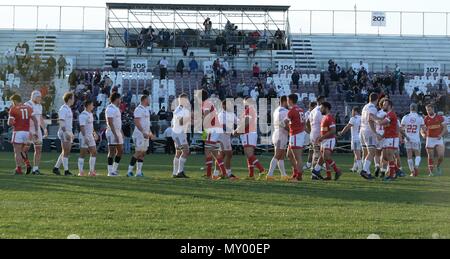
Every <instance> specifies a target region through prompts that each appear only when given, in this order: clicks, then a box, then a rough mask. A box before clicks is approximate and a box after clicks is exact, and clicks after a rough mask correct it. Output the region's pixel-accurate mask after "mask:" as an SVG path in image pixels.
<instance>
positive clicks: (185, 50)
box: [181, 40, 189, 57]
mask: <svg viewBox="0 0 450 259" xmlns="http://www.w3.org/2000/svg"><path fill="white" fill-rule="evenodd" d="M181 51H183V56H185V57H187V54H188V51H189V43H188V42H187V41H186V40H185V41H184V43H183V46H182V47H181Z"/></svg>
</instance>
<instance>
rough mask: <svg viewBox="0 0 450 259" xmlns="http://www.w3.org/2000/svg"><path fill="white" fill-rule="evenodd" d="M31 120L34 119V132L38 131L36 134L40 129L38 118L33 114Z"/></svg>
mask: <svg viewBox="0 0 450 259" xmlns="http://www.w3.org/2000/svg"><path fill="white" fill-rule="evenodd" d="M31 120H32V121H33V124H34V132H36V134H37V132H38V130H39V127H38V123H39V122H38V119H37V118H36V116H31Z"/></svg>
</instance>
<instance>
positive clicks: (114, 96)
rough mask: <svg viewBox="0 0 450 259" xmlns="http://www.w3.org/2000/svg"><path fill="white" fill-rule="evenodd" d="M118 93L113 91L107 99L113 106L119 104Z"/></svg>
mask: <svg viewBox="0 0 450 259" xmlns="http://www.w3.org/2000/svg"><path fill="white" fill-rule="evenodd" d="M120 97H121V96H120V94H119V93H113V94H112V95H111V97H109V101H110V102H111V103H112V104H114V105H115V106H119V105H120Z"/></svg>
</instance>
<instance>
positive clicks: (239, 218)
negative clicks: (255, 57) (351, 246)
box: [0, 153, 450, 239]
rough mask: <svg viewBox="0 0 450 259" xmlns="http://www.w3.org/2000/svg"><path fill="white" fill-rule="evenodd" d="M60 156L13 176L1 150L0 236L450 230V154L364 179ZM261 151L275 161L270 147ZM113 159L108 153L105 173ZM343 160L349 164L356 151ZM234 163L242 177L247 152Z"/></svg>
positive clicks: (163, 158) (423, 234) (428, 234)
mask: <svg viewBox="0 0 450 259" xmlns="http://www.w3.org/2000/svg"><path fill="white" fill-rule="evenodd" d="M56 157H57V155H56V153H52V154H46V155H44V158H43V161H44V162H43V165H42V168H43V169H44V170H42V171H43V172H44V171H45V173H46V175H45V176H12V174H11V172H12V171H13V170H12V169H13V167H14V165H13V159H12V155H11V154H9V153H1V154H0V161H1V162H0V197H1V200H0V238H67V236H68V235H70V234H76V235H78V236H80V237H81V238H255V239H259V238H367V237H368V236H369V235H370V234H377V235H379V236H380V237H381V238H432V237H433V235H434V237H443V238H445V237H446V238H450V177H449V172H450V170H449V169H450V163H449V161H447V162H446V164H445V166H444V170H443V171H444V174H445V176H443V177H438V178H429V177H427V176H425V174H424V172H425V171H424V170H425V161H423V163H422V164H423V166H422V175H421V177H419V178H416V179H412V178H404V179H400V180H398V181H396V182H390V183H383V182H381V181H379V180H377V181H374V182H366V181H364V180H363V179H362V178H360V177H359V176H357V175H356V174H351V173H346V174H345V175H344V176H343V177H342V180H341V181H339V182H312V181H311V180H310V179H309V173H308V177H307V178H308V179H306V180H305V181H304V182H302V183H298V184H293V183H284V182H270V183H268V182H249V181H244V180H242V181H239V182H229V181H225V180H223V181H219V182H212V181H208V180H204V179H202V177H201V176H202V173H203V172H201V171H200V167H202V162H203V158H202V157H201V156H192V157H191V158H190V160H189V161H188V165H187V167H188V168H187V172H188V174H189V175H190V176H192V178H191V179H189V180H174V179H171V164H172V158H171V157H169V156H168V155H153V156H149V157H147V159H146V163H145V166H144V172H145V174H146V178H144V179H127V178H126V177H120V178H107V177H105V176H100V177H97V178H95V179H93V178H79V177H56V176H53V175H50V173H49V172H50V171H49V170H50V169H51V167H52V166H53V164H54V159H55V158H56ZM76 158H77V157H76V156H72V158H71V168H72V172H75V171H76V170H75V168H76ZM261 160H262V161H263V162H264V165H265V166H268V163H269V161H270V157H269V156H264V157H261ZM105 161H106V159H105V155H104V154H100V158H99V161H98V172H99V173H100V174H101V175H105V171H106V163H105ZM128 161H129V157H125V158H124V159H123V162H122V165H121V175H122V176H124V175H125V170H126V169H125V168H126V167H127V164H128ZM337 162H338V165H339V166H340V167H341V168H343V169H346V170H347V169H348V168H350V164H351V163H352V157H351V156H350V155H346V156H340V157H338V158H337ZM404 162H406V161H404ZM234 163H235V164H234V172H235V173H237V175H238V176H240V177H244V176H245V173H246V168H245V167H246V164H245V161H244V159H243V158H242V157H237V158H236V159H235V161H234ZM85 166H87V165H85ZM277 174H278V172H277Z"/></svg>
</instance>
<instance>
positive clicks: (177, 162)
mask: <svg viewBox="0 0 450 259" xmlns="http://www.w3.org/2000/svg"><path fill="white" fill-rule="evenodd" d="M179 165H180V160H179V159H178V158H176V157H175V158H174V159H173V172H172V175H177V174H178V167H179Z"/></svg>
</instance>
